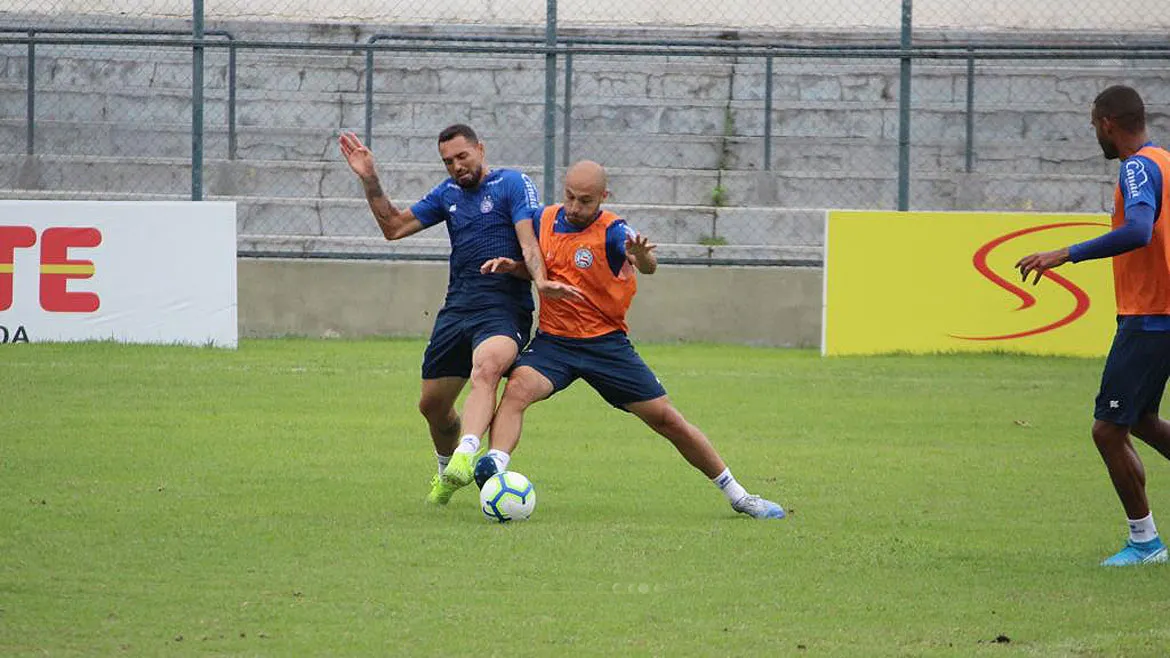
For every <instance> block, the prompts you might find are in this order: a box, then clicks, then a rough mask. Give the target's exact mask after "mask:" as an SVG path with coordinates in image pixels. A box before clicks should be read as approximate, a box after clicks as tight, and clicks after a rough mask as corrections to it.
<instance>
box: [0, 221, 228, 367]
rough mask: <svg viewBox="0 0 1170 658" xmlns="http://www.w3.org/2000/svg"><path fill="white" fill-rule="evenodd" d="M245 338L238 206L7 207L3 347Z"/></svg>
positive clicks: (0, 228) (0, 302) (0, 253)
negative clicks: (239, 299)
mask: <svg viewBox="0 0 1170 658" xmlns="http://www.w3.org/2000/svg"><path fill="white" fill-rule="evenodd" d="M238 336H239V333H238V328H237V324H236V204H235V203H225V202H206V201H205V202H198V203H196V202H181V201H175V202H168V201H163V202H133V201H0V344H4V343H23V342H29V343H39V342H45V341H77V340H115V341H120V342H129V343H185V344H190V345H214V346H216V347H235V346H236V344H237V342H238Z"/></svg>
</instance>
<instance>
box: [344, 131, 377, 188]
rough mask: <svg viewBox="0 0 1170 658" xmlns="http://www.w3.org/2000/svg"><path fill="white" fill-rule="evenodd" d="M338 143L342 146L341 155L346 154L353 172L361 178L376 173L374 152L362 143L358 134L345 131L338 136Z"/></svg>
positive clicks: (346, 159)
mask: <svg viewBox="0 0 1170 658" xmlns="http://www.w3.org/2000/svg"><path fill="white" fill-rule="evenodd" d="M337 143H338V145H339V146H340V147H341V155H343V156H345V161H346V162H348V163H349V168H350V169H352V170H353V173H355V174H357V175H358V176H359V177H361V178H366V177H368V176H373V175H374V154H373V153H371V152H370V149H368V148H366V145H365V144H362V140H360V139H358V136H357V135H356V134H354V133H352V132H343V133H341V136H340V137H338V138H337Z"/></svg>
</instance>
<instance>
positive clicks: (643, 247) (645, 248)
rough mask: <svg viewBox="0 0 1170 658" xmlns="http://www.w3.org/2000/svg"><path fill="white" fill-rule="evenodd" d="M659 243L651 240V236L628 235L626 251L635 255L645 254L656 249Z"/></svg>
mask: <svg viewBox="0 0 1170 658" xmlns="http://www.w3.org/2000/svg"><path fill="white" fill-rule="evenodd" d="M657 247H658V245H656V244H654V243H653V242H651V241H650V238H648V237H646V236H645V235H627V236H626V253H627V254H629V255H631V256H634V257H635V258H637V257H639V256H645V255H646V254H648V253H650V252H651V251H654V249H655V248H657Z"/></svg>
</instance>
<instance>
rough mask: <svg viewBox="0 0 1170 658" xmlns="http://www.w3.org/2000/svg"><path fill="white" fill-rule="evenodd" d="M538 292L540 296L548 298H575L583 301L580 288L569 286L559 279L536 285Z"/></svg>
mask: <svg viewBox="0 0 1170 658" xmlns="http://www.w3.org/2000/svg"><path fill="white" fill-rule="evenodd" d="M536 291H537V292H538V293H540V296H541V297H547V298H549V299H575V300H577V301H579V302H583V301H585V295H584V293H582V292H581V289H580V288H577V287H575V286H570V285H569V284H567V283H561V282H560V281H545V282H544V283H543V284H542V285H539V286H537V290H536Z"/></svg>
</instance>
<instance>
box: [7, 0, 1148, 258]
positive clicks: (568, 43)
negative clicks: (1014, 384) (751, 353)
mask: <svg viewBox="0 0 1170 658" xmlns="http://www.w3.org/2000/svg"><path fill="white" fill-rule="evenodd" d="M200 4H202V9H203V12H202V18H203V20H202V21H199V20H198V16H199V14H198V12H196V13H193V12H192V5H191V2H189V0H183V1H172V0H145V1H140V2H131V3H128V2H115V1H114V0H89V1H87V2H84V3H82V2H80V1H75V0H17V3H16V5H15V6H14V7H12V8H11V9H5V10H0V108H3V113H2V117H0V197H3V198H64V199H78V198H86V199H104V198H118V199H148V198H192V197H195V198H204V199H229V200H235V201H236V202H237V203H238V208H239V215H238V216H239V233H240V249H241V253H244V254H256V255H261V254H263V255H268V254H272V255H288V256H343V257H358V258H392V257H393V258H435V259H439V258H445V256H446V253H447V249H448V242H447V238H446V235H445V234H444V233H443V230H444V229H443V228H441V227H436V228H434V229H431V230H428V231H425V232H423V233H421V234H419V235H417V236H414V237H412V238H410V239H408V240H404V241H401V242H398V243H386V242H385V241H384V240H382V239H381V237H380V234H379V232H378V231H377V228H376V226H375V224H374V222H373V221H372V219H371V218H370V216H369V212H368V210H367V209H366V204H365V200H364V199H363V198H362V195H361V190H360V186H359V185H358V184H357V182H356V180H355V179H354V177H353V176H352V175H351V174H350V172H349V170H348V168H347V167H346V165H345V163H344V161H343V160H342V159H341V158H340V156H339V154H338V151H337V146H336V139H337V135H338V134H339V133H340V132H341V131H344V130H352V131H354V132H356V133H358V134H359V135H361V136H362V137H363V138H364V139H366V140H367V141H368V142H369V143H370V146H371V147H372V148H373V150H374V152H375V154H376V156H377V158H378V161H379V168H380V172H381V175H382V178H383V184H384V187H385V189H386V191H387V192H388V193H389V194H390V195H391V196H392V197H393V199H394V200H395V202H396V203H397V204H399V205H401V206H405V205H409V204H410V203H412V202H413V201H415V200H417V199H418V198H419V197H421V196H422V195H423V194H424V193H425V192H426V191H427V190H429V189H430V188H431V187H432V186H433V185H435V184H436V183H438V182H439V181H440V180H442V179H443V178H444V177H445V172H444V170H443V167H442V163H441V162H440V161H439V158H438V154H437V150H436V137H437V134H438V132H439V130H441V129H442V128H443V127H445V126H447V125H449V124H451V123H457V122H464V123H469V124H471V125H472V126H474V127H475V128H476V130H477V131H479V133H480V135H481V137H482V138H483V140H484V142H485V144H486V146H487V151H488V160H489V163H490V164H491V165H492V166H497V167H499V166H506V167H513V168H517V169H520V170H522V171H524V172H525V173H528V174H529V175H531V176H532V177H533V179H534V180H536V181H537V183H538V186H539V187H541V188H543V189H544V190H546V195H545V196H546V197H551V198H546V199H545V200H546V201H547V202H553V201H556V200H558V197H559V191H558V185H557V184H558V182H559V176H560V174H561V173H563V170H564V167H565V166H566V165H567V164H568V163H570V162H572V161H574V160H577V159H582V158H589V159H595V160H598V161H600V162H602V163H603V164H605V165H606V166H607V167H608V168H609V170H610V174H611V188H612V190H611V191H612V197H611V202H612V207H613V208H614V209H615V210H617V211H618V212H620V213H621V214H623V215H625V216H626V217H627V218H628V219H629V220H630V221H631V223H632V224H634V225H635V226H637V227H638V228H639V229H640V230H642V231H644V232H646V233H647V234H649V235H650V236H652V238H654V239H655V240H656V241H659V242H661V243H663V246H662V250H661V251H662V256H663V258H664V260H674V261H675V262H734V263H760V264H783V263H789V264H815V263H817V262H819V259H820V250H821V246H822V243H823V226H822V223H823V210H824V209H826V208H873V209H896V208H899V207H904V208H909V209H915V210H928V209H937V210H968V209H978V210H1033V211H1074V212H1075V211H1085V212H1101V211H1104V210H1106V209H1107V208H1108V205H1109V203H1110V188H1111V186H1112V184H1113V181H1114V176H1115V165H1114V164H1111V163H1108V162H1106V161H1105V160H1104V159H1102V158H1101V157H1100V153H1099V149H1098V147H1097V145H1096V144H1095V140H1094V139H1093V135H1092V133H1091V130H1090V128H1089V125H1088V107H1089V103H1090V102H1091V101H1092V98H1093V96H1095V94H1096V93H1097V92H1098V91H1100V89H1102V88H1104V87H1105V86H1108V85H1109V84H1114V83H1118V82H1125V83H1129V84H1133V85H1134V86H1135V87H1136V88H1138V89H1139V90H1140V91H1141V92H1142V93H1143V95H1144V96H1145V98H1146V100H1147V104H1148V105H1149V114H1150V121H1151V134H1152V135H1154V136H1155V138H1157V137H1159V136H1162V137H1163V139H1170V138H1167V137H1165V136H1166V135H1170V119H1168V116H1170V115H1168V114H1167V111H1166V103H1167V102H1168V99H1170V76H1167V75H1166V73H1167V70H1168V68H1170V46H1167V44H1166V43H1165V39H1164V33H1165V30H1166V29H1167V28H1170V14H1166V13H1165V12H1161V11H1160V9H1161V7H1160V4H1161V2H1160V0H1134V1H1133V2H1131V3H1127V4H1126V5H1125V6H1124V7H1119V8H1114V9H1111V10H1110V11H1109V12H1107V15H1105V13H1103V12H1101V11H1099V9H1098V8H1096V7H1094V6H1090V5H1089V3H1088V2H1084V1H1082V2H1076V1H1074V2H1071V3H1062V4H1059V5H1057V4H1056V3H1040V4H1039V5H1038V6H1033V5H1021V6H1011V7H1007V6H1006V5H1005V4H1004V3H999V2H992V1H991V0H970V1H967V2H958V1H957V0H932V1H928V0H919V2H917V3H915V4H914V5H913V7H911V5H910V3H909V2H882V3H862V2H858V1H857V0H824V1H822V2H820V3H812V4H810V3H805V4H803V5H799V6H797V5H795V4H793V3H758V2H747V1H746V0H730V1H728V2H723V3H719V4H718V5H714V6H713V5H711V4H710V3H700V2H697V1H687V2H677V3H675V2H664V1H663V0H653V1H647V2H637V1H634V0H621V1H619V0H592V1H591V2H583V1H582V0H558V1H556V2H546V1H545V0H520V1H517V2H509V3H495V2H489V1H488V0H429V1H426V2H424V1H423V0H407V1H402V2H374V1H372V0H340V1H339V2H335V3H331V5H330V7H328V8H322V7H320V6H319V5H320V3H310V2H308V0H205V1H204V2H202V3H199V2H196V3H195V6H196V8H198V7H199V6H200ZM910 9H912V14H908V13H904V12H907V11H908V10H910ZM907 18H909V21H907V20H906V19H907ZM550 19H551V21H550ZM907 24H911V25H912V26H913V32H912V33H906V32H904V31H903V27H904V25H907ZM196 26H199V27H201V28H202V29H203V32H204V36H205V39H204V41H202V42H197V41H194V40H193V38H192V37H193V35H194V30H195V27H196ZM199 45H202V47H197V46H199ZM903 45H909V46H913V48H903ZM550 46H555V48H554V47H550ZM907 71H909V77H906V76H905V73H906V72H907ZM550 73H551V75H550ZM197 78H202V86H201V87H199V88H198V89H196V82H195V81H196V79H197ZM904 81H908V83H909V84H908V85H905V86H904V85H903V82H904ZM550 83H551V84H550ZM196 107H198V108H199V109H201V113H202V116H201V117H199V116H198V114H199V113H198V112H195V109H196ZM548 191H551V192H552V194H551V195H550V194H547V192H548Z"/></svg>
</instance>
